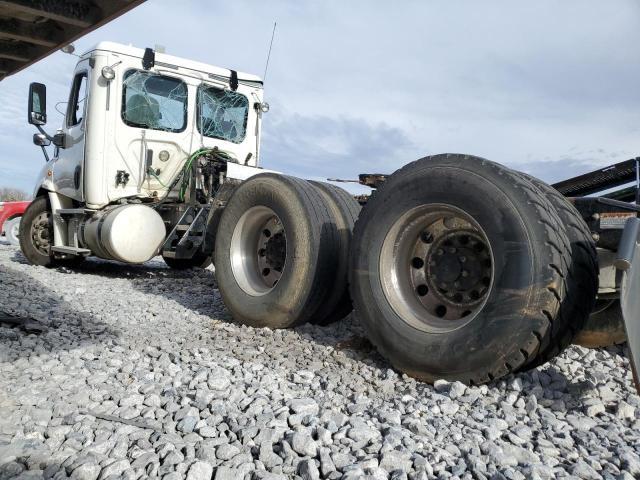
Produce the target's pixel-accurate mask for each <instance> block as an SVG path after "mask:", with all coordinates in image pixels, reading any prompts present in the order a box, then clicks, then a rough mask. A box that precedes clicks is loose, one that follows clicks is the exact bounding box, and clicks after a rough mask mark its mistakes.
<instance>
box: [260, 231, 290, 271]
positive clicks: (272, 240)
mask: <svg viewBox="0 0 640 480" xmlns="http://www.w3.org/2000/svg"><path fill="white" fill-rule="evenodd" d="M264 253H265V260H266V262H267V264H268V265H269V266H270V267H271V268H272V269H274V270H276V271H278V272H282V269H283V268H284V261H285V258H286V254H287V239H286V237H285V236H284V234H283V233H282V232H278V233H276V234H275V235H271V237H269V239H268V240H267V242H266V245H265V248H264Z"/></svg>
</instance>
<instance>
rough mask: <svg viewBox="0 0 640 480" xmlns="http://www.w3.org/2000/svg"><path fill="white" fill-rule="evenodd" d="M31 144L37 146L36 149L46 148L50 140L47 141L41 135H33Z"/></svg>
mask: <svg viewBox="0 0 640 480" xmlns="http://www.w3.org/2000/svg"><path fill="white" fill-rule="evenodd" d="M33 144H34V145H37V146H38V147H48V146H49V145H51V140H49V139H48V138H47V137H45V136H44V135H43V134H41V133H34V134H33Z"/></svg>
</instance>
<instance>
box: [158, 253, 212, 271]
mask: <svg viewBox="0 0 640 480" xmlns="http://www.w3.org/2000/svg"><path fill="white" fill-rule="evenodd" d="M162 259H163V260H164V263H166V264H167V266H168V267H169V268H172V269H174V270H186V269H188V268H207V267H208V266H209V265H211V257H210V256H209V255H205V254H204V253H196V254H195V255H194V256H193V257H192V258H170V257H165V256H163V257H162Z"/></svg>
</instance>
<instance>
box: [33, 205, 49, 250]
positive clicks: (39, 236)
mask: <svg viewBox="0 0 640 480" xmlns="http://www.w3.org/2000/svg"><path fill="white" fill-rule="evenodd" d="M50 223H51V214H50V213H49V212H41V213H39V214H38V216H36V218H34V219H33V221H32V222H31V228H30V231H29V234H30V236H31V241H32V243H33V246H34V248H35V249H36V250H37V251H38V252H39V253H41V254H42V255H49V254H50V252H51V228H50Z"/></svg>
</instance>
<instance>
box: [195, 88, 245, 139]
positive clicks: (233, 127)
mask: <svg viewBox="0 0 640 480" xmlns="http://www.w3.org/2000/svg"><path fill="white" fill-rule="evenodd" d="M248 116H249V99H248V98H247V97H245V96H244V95H242V94H240V93H237V92H232V91H229V90H222V89H220V88H215V87H211V86H203V85H201V86H200V87H199V88H198V103H197V115H196V119H197V120H196V123H197V127H198V131H199V132H200V133H202V134H203V135H204V136H205V137H210V138H219V139H221V140H227V141H229V142H233V143H241V142H242V141H243V140H244V137H245V135H246V133H247V118H248Z"/></svg>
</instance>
